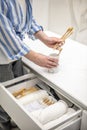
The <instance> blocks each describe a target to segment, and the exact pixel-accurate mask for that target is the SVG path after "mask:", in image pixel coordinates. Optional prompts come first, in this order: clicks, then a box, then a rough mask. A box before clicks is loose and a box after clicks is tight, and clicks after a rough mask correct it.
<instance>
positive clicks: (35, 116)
mask: <svg viewBox="0 0 87 130" xmlns="http://www.w3.org/2000/svg"><path fill="white" fill-rule="evenodd" d="M32 86H33V87H34V89H33V90H31V91H28V92H27V91H25V93H22V94H20V92H21V90H29V89H30V88H32ZM43 88H44V89H43ZM45 88H46V89H45ZM50 90H51V88H50V86H48V85H47V84H46V83H45V82H43V81H41V80H40V79H38V78H37V77H36V76H35V75H34V74H31V73H30V74H26V75H25V76H22V77H20V78H17V79H13V80H11V81H8V82H5V83H3V84H1V85H0V103H1V106H2V107H3V108H4V109H5V111H6V112H7V113H8V114H9V115H10V117H11V118H12V119H13V120H14V121H15V123H16V124H17V125H18V127H19V128H20V129H21V130H66V129H67V130H73V128H74V130H80V121H81V110H80V108H79V107H77V106H76V105H74V104H73V103H71V102H70V101H69V100H68V99H66V98H65V97H64V95H60V94H58V92H55V91H54V90H52V92H51V91H50ZM22 92H24V91H22ZM37 92H39V93H38V94H36V95H35V93H37ZM40 92H42V93H40ZM18 94H19V95H18ZM32 94H33V96H30V95H32ZM55 94H56V96H55ZM29 96H30V97H29ZM57 96H58V97H57ZM3 97H4V98H3ZM25 97H26V98H25ZM38 97H39V98H38ZM47 98H48V99H49V100H50V101H51V102H49V100H46V99H47ZM58 98H59V99H58ZM31 99H32V100H31ZM63 99H64V100H63ZM37 101H39V102H37ZM59 101H60V102H59ZM58 103H59V104H58ZM61 103H62V104H61ZM32 104H33V105H32ZM55 104H57V105H58V106H59V107H58V106H57V105H55ZM35 105H36V106H35ZM62 105H64V107H65V108H64V109H63V110H62V108H63V106H62ZM34 106H35V107H34ZM39 110H41V111H39ZM43 110H45V111H43ZM59 110H60V111H59ZM52 116H53V117H52ZM70 126H72V127H70ZM73 126H74V127H73ZM70 128H71V129H70Z"/></svg>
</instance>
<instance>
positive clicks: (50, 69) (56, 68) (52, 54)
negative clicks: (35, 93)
mask: <svg viewBox="0 0 87 130" xmlns="http://www.w3.org/2000/svg"><path fill="white" fill-rule="evenodd" d="M49 56H51V57H53V58H56V59H59V55H58V53H55V52H54V53H51V54H50V55H49ZM57 71H58V67H53V68H49V69H48V72H49V73H56V72H57Z"/></svg>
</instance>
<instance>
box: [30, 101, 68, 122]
mask: <svg viewBox="0 0 87 130" xmlns="http://www.w3.org/2000/svg"><path fill="white" fill-rule="evenodd" d="M67 110H68V105H67V104H66V103H65V102H64V101H63V100H59V101H58V102H56V103H54V104H52V105H50V106H48V107H46V108H44V109H40V110H37V111H34V112H32V113H31V114H32V115H33V116H34V117H35V118H36V119H38V120H39V121H40V122H41V123H42V124H46V123H47V122H49V121H52V120H55V119H56V118H59V117H61V116H62V115H63V114H65V113H66V112H67Z"/></svg>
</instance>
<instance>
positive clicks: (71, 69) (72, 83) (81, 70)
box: [23, 32, 87, 109]
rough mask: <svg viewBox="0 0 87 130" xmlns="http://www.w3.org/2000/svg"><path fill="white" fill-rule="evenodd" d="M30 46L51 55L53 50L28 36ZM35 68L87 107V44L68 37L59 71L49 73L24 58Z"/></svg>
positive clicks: (61, 56)
mask: <svg viewBox="0 0 87 130" xmlns="http://www.w3.org/2000/svg"><path fill="white" fill-rule="evenodd" d="M46 33H47V34H48V35H49V36H53V35H54V36H58V35H57V34H55V33H52V32H46ZM25 42H26V43H28V42H29V46H30V48H32V49H33V50H35V51H37V52H41V53H43V54H46V55H49V53H50V52H52V51H53V50H52V49H50V48H48V47H47V46H45V45H44V44H43V43H41V42H40V41H39V40H36V41H31V40H28V39H27V38H26V39H25ZM23 60H24V62H25V63H27V64H28V65H29V66H30V67H31V68H32V69H33V70H35V71H36V72H37V73H38V74H39V75H41V76H42V77H43V78H46V79H47V80H49V81H50V82H51V83H52V84H54V85H56V87H58V89H59V90H60V91H61V92H64V93H65V94H66V95H67V96H68V97H69V98H71V99H72V100H73V101H75V102H76V103H78V104H79V105H81V106H82V107H83V108H85V109H87V46H85V45H83V44H80V43H78V42H76V41H73V40H70V39H67V40H66V43H65V44H64V46H63V50H62V52H61V54H60V59H59V66H58V72H57V73H48V72H47V69H46V68H42V67H40V66H38V65H36V64H34V63H32V62H31V61H29V60H27V59H25V58H24V59H23Z"/></svg>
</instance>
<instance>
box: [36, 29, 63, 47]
mask: <svg viewBox="0 0 87 130" xmlns="http://www.w3.org/2000/svg"><path fill="white" fill-rule="evenodd" d="M35 37H36V38H38V39H39V40H41V41H42V42H43V43H44V44H45V45H47V46H48V47H50V48H54V46H55V45H56V44H58V45H57V46H58V47H61V46H62V45H63V43H64V41H63V40H62V39H61V38H57V37H49V36H47V35H46V34H45V33H44V32H43V31H38V32H37V33H35Z"/></svg>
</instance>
